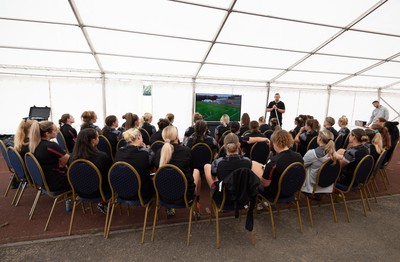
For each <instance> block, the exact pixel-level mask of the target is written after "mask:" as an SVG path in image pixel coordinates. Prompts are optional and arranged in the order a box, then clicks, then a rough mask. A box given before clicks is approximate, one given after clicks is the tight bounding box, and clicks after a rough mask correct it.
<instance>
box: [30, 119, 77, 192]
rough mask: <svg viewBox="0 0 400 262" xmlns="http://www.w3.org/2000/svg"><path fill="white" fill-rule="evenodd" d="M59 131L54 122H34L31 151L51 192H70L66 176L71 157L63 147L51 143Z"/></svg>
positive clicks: (31, 133)
mask: <svg viewBox="0 0 400 262" xmlns="http://www.w3.org/2000/svg"><path fill="white" fill-rule="evenodd" d="M57 133H58V129H57V127H56V125H55V124H54V123H53V122H50V121H41V122H33V123H32V126H31V130H30V133H29V151H30V152H31V153H33V155H34V156H35V157H36V159H37V160H38V162H39V164H40V166H41V167H42V169H43V173H44V175H45V177H46V180H47V184H48V186H49V188H50V190H51V191H64V190H69V189H70V188H71V187H70V185H69V183H68V179H67V176H66V173H67V172H66V171H67V169H66V165H67V162H68V159H69V155H68V154H66V153H65V151H64V150H63V149H61V147H60V146H59V145H58V144H57V143H55V142H52V141H50V140H51V139H53V138H56V136H57Z"/></svg>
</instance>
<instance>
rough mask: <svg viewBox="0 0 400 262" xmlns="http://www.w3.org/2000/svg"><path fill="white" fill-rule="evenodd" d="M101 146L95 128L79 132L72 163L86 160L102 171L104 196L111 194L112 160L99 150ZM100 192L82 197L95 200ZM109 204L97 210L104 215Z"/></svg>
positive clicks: (99, 206) (100, 204)
mask: <svg viewBox="0 0 400 262" xmlns="http://www.w3.org/2000/svg"><path fill="white" fill-rule="evenodd" d="M98 144H99V135H98V134H97V132H96V130H95V129H93V128H87V129H84V130H82V131H81V132H79V134H78V138H77V140H76V144H75V147H74V151H73V152H72V155H71V159H70V163H72V162H73V161H75V160H77V159H86V160H89V161H90V162H92V163H93V164H94V165H95V166H96V167H97V168H98V169H99V171H100V174H101V179H102V190H103V193H104V195H107V194H109V193H110V192H111V189H110V184H109V182H108V171H109V169H110V167H111V164H112V162H111V159H110V158H109V157H108V156H107V154H106V153H104V152H101V151H99V150H98V149H97V145H98ZM99 194H100V192H95V193H93V194H91V195H81V196H82V197H88V198H95V197H98V196H100V195H99ZM106 205H107V203H105V202H100V203H99V204H98V205H97V208H98V209H99V210H100V212H102V213H103V214H106V213H107V211H106V210H107V208H106V207H107V206H106Z"/></svg>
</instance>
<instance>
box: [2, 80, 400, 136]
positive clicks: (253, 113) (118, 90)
mask: <svg viewBox="0 0 400 262" xmlns="http://www.w3.org/2000/svg"><path fill="white" fill-rule="evenodd" d="M143 83H147V82H143V81H141V80H132V79H131V80H118V79H106V81H105V96H106V97H105V102H106V104H105V106H103V97H102V93H103V91H102V80H101V78H97V79H83V78H82V79H72V78H44V77H43V78H40V77H17V76H15V77H11V76H1V77H0V92H1V93H2V94H3V101H2V103H0V119H1V121H2V123H6V124H2V126H1V127H0V134H13V133H15V130H16V128H17V126H18V124H19V122H20V120H21V118H23V117H27V116H28V113H29V107H31V106H33V105H36V106H49V107H51V109H52V111H51V115H50V120H52V121H54V122H55V123H57V122H58V119H59V118H60V116H61V115H62V114H64V113H70V114H72V115H73V116H74V117H75V121H76V122H75V124H74V127H75V128H76V129H77V130H79V126H80V124H81V120H80V115H81V114H82V112H83V111H85V110H93V111H95V112H96V113H97V115H98V121H97V123H96V124H97V125H98V126H100V127H102V126H103V125H104V119H103V116H104V115H111V114H113V115H116V116H117V117H118V119H119V120H120V124H122V122H123V120H122V119H121V116H122V115H123V114H124V113H126V112H133V113H136V114H137V115H138V116H142V115H143V114H144V113H145V112H150V113H152V114H153V125H155V126H157V121H158V119H159V118H163V117H165V114H166V113H173V114H175V122H174V125H175V126H177V127H178V130H179V135H180V137H181V138H182V137H183V134H184V130H185V129H186V128H187V127H188V126H189V125H190V124H191V121H192V113H193V110H194V108H193V101H194V98H193V94H194V93H215V94H221V93H222V94H238V95H242V110H241V111H242V114H243V113H245V112H247V113H248V114H249V115H250V117H251V119H252V120H257V119H258V118H259V117H260V116H261V115H264V114H265V106H266V103H267V101H271V100H272V99H273V96H274V94H275V93H276V92H279V93H280V94H281V100H282V101H283V102H285V105H286V113H285V114H284V116H283V128H285V129H287V130H289V129H292V128H293V127H294V118H295V117H296V116H297V115H299V114H309V115H313V116H314V117H315V118H316V119H318V120H319V121H320V124H321V126H322V124H323V120H324V117H325V116H326V115H329V116H332V117H334V118H335V119H336V120H337V119H338V118H339V117H340V116H342V115H346V116H347V117H348V118H349V125H350V126H353V125H354V120H366V121H368V120H369V117H370V115H371V112H372V110H373V106H372V104H371V102H372V101H373V100H375V99H378V97H379V92H378V90H373V89H370V90H348V91H345V90H332V91H331V94H330V96H329V95H328V94H329V93H328V90H327V89H323V87H322V89H321V88H320V89H318V88H302V87H299V88H298V89H296V88H283V87H274V86H272V87H271V88H270V92H269V97H268V98H267V94H268V88H267V87H266V86H264V87H263V86H246V85H243V86H241V85H234V84H232V85H231V84H227V85H224V84H213V83H209V84H206V83H195V85H194V86H193V83H190V82H186V83H183V82H172V81H171V82H169V81H159V80H157V81H150V82H148V83H151V85H152V96H151V97H146V96H143ZM193 88H194V89H193ZM328 97H329V107H328V110H327V103H328ZM381 97H382V98H383V99H384V100H385V101H383V100H381V103H382V104H383V105H385V106H387V107H388V108H389V111H390V120H393V119H394V120H397V121H398V119H399V118H398V115H397V113H396V112H395V111H394V110H393V109H391V107H393V108H394V109H395V110H397V111H399V105H400V94H399V93H398V92H396V91H391V90H384V91H382V93H381ZM103 108H105V109H106V112H103ZM268 117H269V115H267V118H268ZM335 127H336V128H337V127H338V126H337V124H336V125H335Z"/></svg>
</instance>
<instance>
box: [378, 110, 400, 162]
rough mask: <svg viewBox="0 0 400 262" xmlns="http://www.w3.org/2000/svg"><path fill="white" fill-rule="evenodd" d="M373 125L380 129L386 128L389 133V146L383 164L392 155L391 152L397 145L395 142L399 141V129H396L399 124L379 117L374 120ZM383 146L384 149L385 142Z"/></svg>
mask: <svg viewBox="0 0 400 262" xmlns="http://www.w3.org/2000/svg"><path fill="white" fill-rule="evenodd" d="M375 124H378V125H380V126H382V127H386V128H387V130H388V132H389V135H390V146H389V149H388V152H387V154H386V158H385V161H384V163H387V162H388V161H389V159H390V158H391V156H392V154H393V151H394V149H395V147H396V145H397V142H398V141H399V128H398V127H397V126H398V125H399V122H397V121H386V119H385V118H383V117H379V118H378V119H377V120H376V122H375ZM381 133H382V132H381ZM383 146H384V147H385V148H386V146H385V142H384V143H383Z"/></svg>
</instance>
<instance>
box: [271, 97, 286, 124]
mask: <svg viewBox="0 0 400 262" xmlns="http://www.w3.org/2000/svg"><path fill="white" fill-rule="evenodd" d="M280 98H281V96H280V95H279V93H276V94H275V96H274V99H275V100H274V101H271V102H269V104H268V106H267V112H270V115H269V120H268V122H269V121H271V118H278V125H279V126H282V114H283V113H285V104H284V103H283V102H282V101H280V100H279V99H280Z"/></svg>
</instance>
